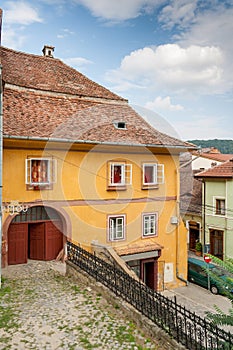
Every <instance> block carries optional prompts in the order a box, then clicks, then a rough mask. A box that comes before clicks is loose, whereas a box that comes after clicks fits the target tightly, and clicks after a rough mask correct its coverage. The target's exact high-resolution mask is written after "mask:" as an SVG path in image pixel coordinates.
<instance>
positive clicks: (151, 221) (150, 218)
mask: <svg viewBox="0 0 233 350" xmlns="http://www.w3.org/2000/svg"><path fill="white" fill-rule="evenodd" d="M156 235H157V214H156V213H154V214H143V237H148V236H156Z"/></svg>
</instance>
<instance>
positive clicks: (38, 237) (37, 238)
mask: <svg viewBox="0 0 233 350" xmlns="http://www.w3.org/2000/svg"><path fill="white" fill-rule="evenodd" d="M29 242H30V244H29V259H33V260H44V259H45V223H44V222H42V223H35V224H29Z"/></svg>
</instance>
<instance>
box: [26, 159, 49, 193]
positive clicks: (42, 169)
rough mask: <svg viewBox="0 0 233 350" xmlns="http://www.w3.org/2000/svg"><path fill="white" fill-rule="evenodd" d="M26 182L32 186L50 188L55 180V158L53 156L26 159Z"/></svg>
mask: <svg viewBox="0 0 233 350" xmlns="http://www.w3.org/2000/svg"><path fill="white" fill-rule="evenodd" d="M25 173H26V174H25V175H26V184H27V185H28V186H31V187H32V188H35V187H37V188H38V187H40V188H48V187H49V186H50V185H51V184H52V183H54V182H55V160H54V159H52V158H34V157H30V158H28V159H26V171H25Z"/></svg>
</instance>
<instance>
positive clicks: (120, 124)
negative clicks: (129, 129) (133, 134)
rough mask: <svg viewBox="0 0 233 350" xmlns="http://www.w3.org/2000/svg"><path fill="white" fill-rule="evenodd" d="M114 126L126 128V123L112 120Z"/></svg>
mask: <svg viewBox="0 0 233 350" xmlns="http://www.w3.org/2000/svg"><path fill="white" fill-rule="evenodd" d="M114 126H115V128H116V129H125V130H126V123H125V122H114Z"/></svg>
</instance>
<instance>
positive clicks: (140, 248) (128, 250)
mask: <svg viewBox="0 0 233 350" xmlns="http://www.w3.org/2000/svg"><path fill="white" fill-rule="evenodd" d="M114 249H115V251H116V252H117V254H118V255H120V256H122V255H130V254H138V253H145V252H152V251H154V250H161V249H163V247H162V246H161V245H160V244H158V243H155V242H154V240H147V241H143V242H137V243H132V244H128V245H125V246H122V247H115V248H114Z"/></svg>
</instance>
